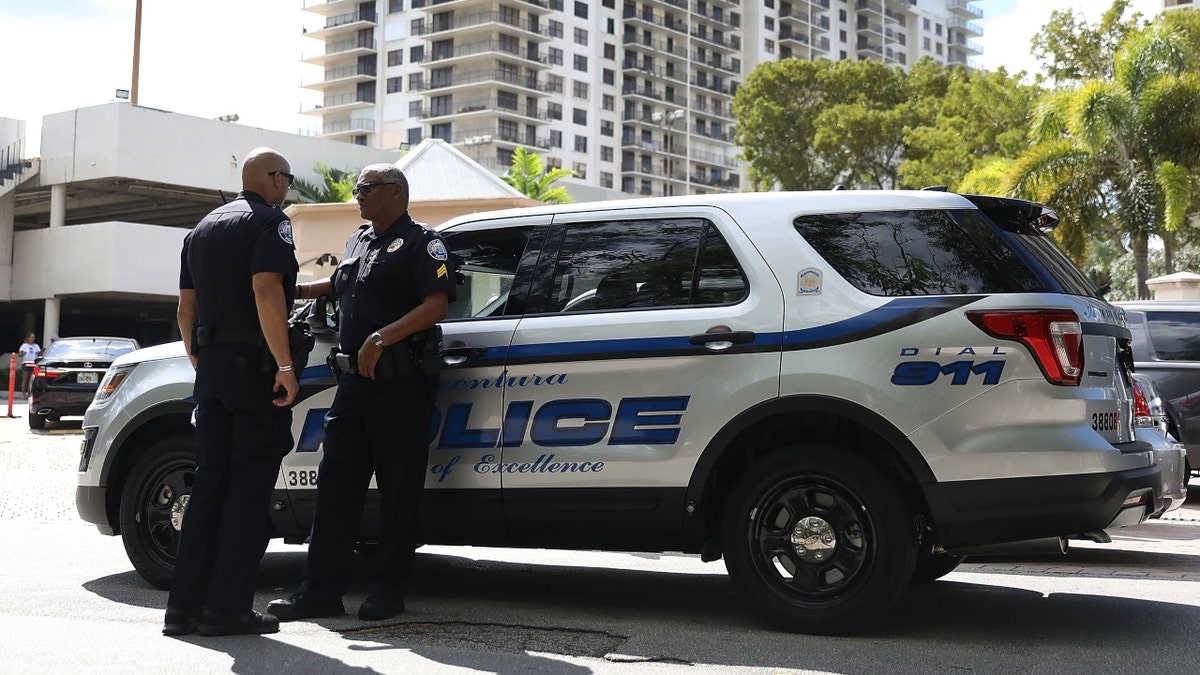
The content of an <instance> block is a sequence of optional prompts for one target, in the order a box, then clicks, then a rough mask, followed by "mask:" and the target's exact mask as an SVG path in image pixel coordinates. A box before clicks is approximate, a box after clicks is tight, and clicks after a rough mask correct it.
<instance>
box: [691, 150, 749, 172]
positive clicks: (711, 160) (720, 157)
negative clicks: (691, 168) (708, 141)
mask: <svg viewBox="0 0 1200 675" xmlns="http://www.w3.org/2000/svg"><path fill="white" fill-rule="evenodd" d="M688 159H690V160H691V161H693V162H695V163H703V164H711V165H713V166H718V167H722V168H726V169H733V168H737V165H738V160H737V157H736V156H733V155H725V154H717V153H715V152H705V151H703V150H691V151H689V152H688Z"/></svg>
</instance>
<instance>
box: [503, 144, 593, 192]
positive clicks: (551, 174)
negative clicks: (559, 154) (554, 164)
mask: <svg viewBox="0 0 1200 675" xmlns="http://www.w3.org/2000/svg"><path fill="white" fill-rule="evenodd" d="M573 175H575V172H574V171H571V170H570V169H564V168H561V167H558V168H553V169H550V170H549V171H546V170H545V168H544V166H543V164H542V158H541V156H540V155H538V154H537V153H536V152H529V151H528V150H526V149H525V148H524V147H522V146H517V149H516V150H515V151H513V161H512V166H510V167H509V168H508V171H506V172H504V175H503V176H500V180H502V181H504V182H505V183H508V184H509V185H511V186H513V187H514V188H516V189H517V191H519V192H520V193H521V194H523V195H525V196H526V197H530V198H532V199H536V200H538V201H539V202H545V203H547V204H570V203H571V195H570V194H569V193H568V192H567V188H565V187H563V186H558V187H555V186H554V184H555V183H557V182H558V181H560V180H562V179H563V178H566V177H567V176H573Z"/></svg>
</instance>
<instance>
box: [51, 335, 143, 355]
mask: <svg viewBox="0 0 1200 675" xmlns="http://www.w3.org/2000/svg"><path fill="white" fill-rule="evenodd" d="M135 349H137V344H136V343H134V342H133V341H131V340H113V339H96V340H55V341H54V342H52V343H50V346H49V347H47V348H46V353H45V354H44V355H43V356H42V358H44V359H58V360H66V359H80V358H103V359H115V358H117V357H118V356H120V355H122V354H128V353H129V352H131V351H133V350H135Z"/></svg>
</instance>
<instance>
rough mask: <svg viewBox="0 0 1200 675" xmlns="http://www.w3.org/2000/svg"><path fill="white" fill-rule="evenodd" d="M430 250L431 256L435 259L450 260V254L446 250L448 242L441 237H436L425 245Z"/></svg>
mask: <svg viewBox="0 0 1200 675" xmlns="http://www.w3.org/2000/svg"><path fill="white" fill-rule="evenodd" d="M425 250H426V251H429V257H430V258H433V259H434V260H448V259H449V258H450V254H449V253H448V252H447V251H446V244H445V242H443V241H442V240H441V239H434V240H432V241H430V242H429V245H428V246H426V247H425Z"/></svg>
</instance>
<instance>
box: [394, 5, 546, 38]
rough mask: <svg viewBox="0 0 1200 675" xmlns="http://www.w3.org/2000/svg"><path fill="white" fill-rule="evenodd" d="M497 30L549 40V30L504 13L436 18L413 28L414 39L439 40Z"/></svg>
mask: <svg viewBox="0 0 1200 675" xmlns="http://www.w3.org/2000/svg"><path fill="white" fill-rule="evenodd" d="M497 28H505V29H513V30H516V31H519V32H520V33H521V34H522V35H524V36H525V37H527V38H530V39H537V40H540V41H548V40H550V29H549V28H548V27H543V26H542V25H541V24H540V22H537V21H529V20H527V19H519V18H517V17H515V16H513V15H511V14H508V13H504V12H479V13H476V14H468V15H466V16H448V17H437V18H436V20H434V21H427V22H426V23H425V24H424V25H422V26H416V27H414V28H413V32H412V34H413V36H414V37H432V36H435V35H436V36H437V38H438V39H439V40H444V39H446V38H449V37H462V36H465V35H469V34H472V33H482V34H486V35H489V36H490V35H491V34H492V32H493V31H495V30H496V29H497Z"/></svg>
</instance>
